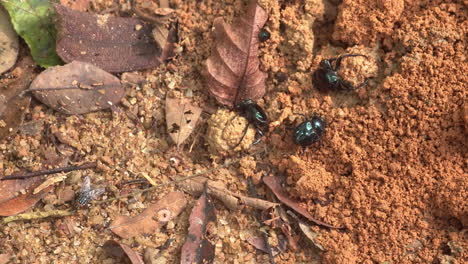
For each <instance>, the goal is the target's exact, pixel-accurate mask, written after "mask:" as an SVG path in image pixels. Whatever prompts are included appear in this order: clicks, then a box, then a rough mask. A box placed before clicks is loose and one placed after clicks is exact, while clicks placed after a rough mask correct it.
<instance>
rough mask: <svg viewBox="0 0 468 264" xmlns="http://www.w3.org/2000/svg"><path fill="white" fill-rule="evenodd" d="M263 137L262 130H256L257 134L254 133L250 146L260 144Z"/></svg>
mask: <svg viewBox="0 0 468 264" xmlns="http://www.w3.org/2000/svg"><path fill="white" fill-rule="evenodd" d="M263 135H265V133H264V132H263V130H261V129H258V128H257V132H255V140H254V142H253V143H252V145H257V144H258V143H260V142H262V137H263Z"/></svg>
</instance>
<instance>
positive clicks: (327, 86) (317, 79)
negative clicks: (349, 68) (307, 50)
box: [313, 54, 368, 91]
mask: <svg viewBox="0 0 468 264" xmlns="http://www.w3.org/2000/svg"><path fill="white" fill-rule="evenodd" d="M358 56H362V57H365V58H367V56H366V55H361V54H347V55H341V56H339V57H337V58H331V59H327V60H322V61H321V62H320V66H319V68H318V69H317V70H316V71H315V72H314V75H313V80H314V85H315V87H317V89H318V90H320V91H334V90H355V89H358V88H359V87H362V86H364V85H366V83H367V81H368V80H365V81H364V82H362V83H361V84H359V85H358V86H356V87H354V86H353V85H352V84H351V83H350V82H349V81H346V80H343V78H341V76H340V75H339V74H338V71H339V70H340V67H341V61H342V60H343V59H344V58H346V57H358ZM334 62H335V66H333V63H334Z"/></svg>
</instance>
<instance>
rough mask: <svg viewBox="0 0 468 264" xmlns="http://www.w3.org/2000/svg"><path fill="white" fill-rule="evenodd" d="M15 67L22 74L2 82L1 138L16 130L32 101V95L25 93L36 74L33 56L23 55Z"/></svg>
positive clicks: (0, 108)
mask: <svg viewBox="0 0 468 264" xmlns="http://www.w3.org/2000/svg"><path fill="white" fill-rule="evenodd" d="M15 69H18V71H20V72H21V75H20V76H17V77H16V78H15V79H13V80H8V81H6V83H4V84H3V83H2V84H0V140H1V139H3V138H4V137H6V136H7V135H10V134H13V133H14V132H16V130H17V128H18V126H20V125H21V123H22V122H23V118H24V114H25V112H26V110H27V109H28V107H29V103H30V102H31V97H29V96H26V95H24V94H23V91H24V90H26V89H27V88H28V86H29V84H30V82H31V80H32V79H33V78H34V76H35V74H34V63H33V62H32V59H31V57H27V56H26V57H23V58H22V59H21V60H20V61H19V62H18V66H17V67H16V68H15Z"/></svg>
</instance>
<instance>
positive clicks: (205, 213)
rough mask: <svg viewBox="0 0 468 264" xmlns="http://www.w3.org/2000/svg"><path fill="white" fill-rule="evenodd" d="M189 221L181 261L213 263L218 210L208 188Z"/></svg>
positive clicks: (188, 263)
mask: <svg viewBox="0 0 468 264" xmlns="http://www.w3.org/2000/svg"><path fill="white" fill-rule="evenodd" d="M189 222H190V227H189V232H188V234H187V238H186V240H185V243H184V245H183V246H182V256H181V257H180V263H181V264H193V263H213V259H214V253H215V245H214V244H215V243H214V242H215V241H214V236H215V235H216V212H215V208H214V206H213V204H212V202H211V199H210V197H209V196H208V194H207V192H206V189H205V191H204V192H203V194H202V195H201V196H200V198H199V199H198V200H197V202H196V203H195V206H194V207H193V209H192V213H191V214H190V218H189Z"/></svg>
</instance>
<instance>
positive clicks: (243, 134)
mask: <svg viewBox="0 0 468 264" xmlns="http://www.w3.org/2000/svg"><path fill="white" fill-rule="evenodd" d="M249 127H250V123H248V124H247V125H246V126H245V128H244V132H243V133H242V137H241V139H240V140H239V142H237V144H236V145H235V146H234V147H233V148H232V149H236V148H237V147H238V146H239V145H240V143H241V142H242V140H244V137H245V135H247V131H248V130H249Z"/></svg>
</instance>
